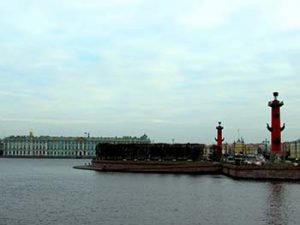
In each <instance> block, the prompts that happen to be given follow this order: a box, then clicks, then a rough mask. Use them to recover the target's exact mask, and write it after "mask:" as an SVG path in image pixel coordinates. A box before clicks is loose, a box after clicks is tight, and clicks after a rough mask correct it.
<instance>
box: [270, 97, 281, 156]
mask: <svg viewBox="0 0 300 225" xmlns="http://www.w3.org/2000/svg"><path fill="white" fill-rule="evenodd" d="M273 95H274V100H273V101H269V104H268V105H269V106H270V107H271V108H272V110H271V118H272V120H271V123H272V124H271V125H272V127H270V125H269V124H267V128H268V130H269V131H270V132H271V151H272V153H280V152H281V131H283V130H284V128H285V124H283V126H282V127H280V107H281V106H283V102H282V101H281V102H280V101H278V100H277V96H278V92H274V93H273Z"/></svg>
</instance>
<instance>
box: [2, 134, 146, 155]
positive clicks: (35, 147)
mask: <svg viewBox="0 0 300 225" xmlns="http://www.w3.org/2000/svg"><path fill="white" fill-rule="evenodd" d="M99 143H150V139H149V138H148V136H147V135H143V136H141V137H131V136H124V137H90V136H89V135H88V137H54V136H39V137H37V136H33V134H32V132H30V134H29V135H27V136H10V137H6V138H4V139H3V156H7V157H50V158H51V157H59V158H60V157H61V158H64V157H65V158H77V157H80V158H81V157H83V158H91V157H94V156H95V155H96V154H95V147H96V145H97V144H99Z"/></svg>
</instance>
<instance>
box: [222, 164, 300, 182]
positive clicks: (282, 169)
mask: <svg viewBox="0 0 300 225" xmlns="http://www.w3.org/2000/svg"><path fill="white" fill-rule="evenodd" d="M222 173H223V174H224V175H227V176H229V177H232V178H236V179H255V180H262V179H263V180H300V167H299V166H298V167H295V166H292V165H284V166H283V165H280V166H279V165H272V166H270V165H265V166H255V165H245V166H238V165H231V164H223V165H222Z"/></svg>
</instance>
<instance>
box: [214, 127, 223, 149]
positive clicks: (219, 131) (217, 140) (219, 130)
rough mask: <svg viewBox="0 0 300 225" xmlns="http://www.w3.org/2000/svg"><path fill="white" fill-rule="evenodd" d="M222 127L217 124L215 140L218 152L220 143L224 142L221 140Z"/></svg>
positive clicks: (220, 146) (220, 147)
mask: <svg viewBox="0 0 300 225" xmlns="http://www.w3.org/2000/svg"><path fill="white" fill-rule="evenodd" d="M223 128H224V127H222V126H221V122H219V126H217V127H216V129H217V138H215V140H216V142H217V147H218V150H222V142H223V141H224V138H222V130H223Z"/></svg>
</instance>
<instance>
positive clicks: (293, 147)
mask: <svg viewBox="0 0 300 225" xmlns="http://www.w3.org/2000/svg"><path fill="white" fill-rule="evenodd" d="M288 150H289V158H292V159H300V139H299V140H296V141H291V142H289V149H288Z"/></svg>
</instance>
